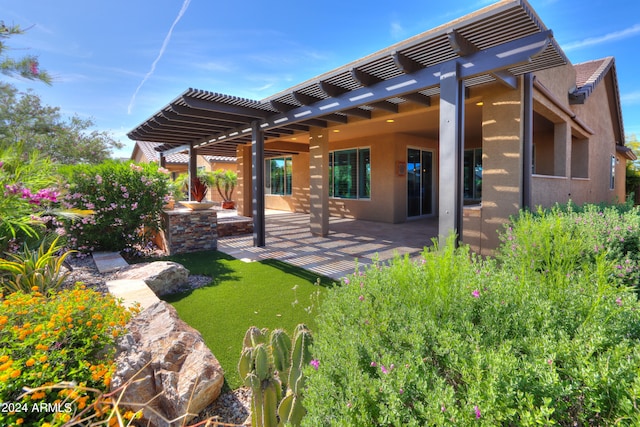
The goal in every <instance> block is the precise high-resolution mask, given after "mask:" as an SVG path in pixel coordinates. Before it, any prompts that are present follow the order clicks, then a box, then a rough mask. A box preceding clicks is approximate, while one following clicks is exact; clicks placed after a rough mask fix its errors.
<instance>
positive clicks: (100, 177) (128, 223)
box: [62, 161, 169, 252]
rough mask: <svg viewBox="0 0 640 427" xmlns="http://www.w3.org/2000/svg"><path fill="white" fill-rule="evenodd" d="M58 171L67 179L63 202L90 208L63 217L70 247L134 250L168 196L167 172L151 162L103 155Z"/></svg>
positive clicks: (148, 233) (156, 223) (153, 225)
mask: <svg viewBox="0 0 640 427" xmlns="http://www.w3.org/2000/svg"><path fill="white" fill-rule="evenodd" d="M62 171H63V173H64V174H65V175H66V176H67V179H68V181H69V189H68V194H66V195H65V198H64V201H63V206H64V207H65V208H75V209H90V210H93V211H94V215H92V216H91V217H88V218H83V219H82V220H80V221H66V227H67V231H68V238H69V243H70V245H71V247H72V248H74V249H77V250H79V251H82V252H87V251H93V250H97V249H102V250H116V251H120V250H126V251H137V250H140V248H144V247H146V246H147V245H149V244H150V238H151V235H152V234H153V233H154V232H155V231H157V230H158V229H159V225H160V215H161V212H162V207H163V205H164V204H165V203H166V202H167V201H168V197H169V196H168V192H169V184H168V183H169V178H168V176H167V175H166V174H165V173H163V171H162V170H161V169H159V168H158V166H157V165H155V164H153V163H150V164H141V165H135V164H133V163H123V162H115V161H107V162H104V163H102V164H100V165H76V166H67V167H65V168H63V169H62Z"/></svg>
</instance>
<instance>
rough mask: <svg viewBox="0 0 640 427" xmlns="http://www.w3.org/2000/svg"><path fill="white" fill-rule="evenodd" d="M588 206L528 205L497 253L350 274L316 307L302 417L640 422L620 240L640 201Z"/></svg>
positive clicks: (637, 324)
mask: <svg viewBox="0 0 640 427" xmlns="http://www.w3.org/2000/svg"><path fill="white" fill-rule="evenodd" d="M584 210H585V213H584V214H578V213H572V214H570V215H569V214H566V213H562V212H561V211H560V210H559V209H556V210H555V211H554V212H552V213H545V214H540V215H532V214H523V215H522V216H521V217H520V218H518V219H516V220H514V222H513V224H511V225H510V228H509V229H508V230H507V232H506V234H505V238H504V243H503V245H502V247H501V249H500V257H499V259H500V261H497V260H495V259H481V258H477V257H475V256H474V255H473V254H471V253H469V250H468V248H466V247H460V248H455V246H454V245H453V242H452V241H450V242H449V244H448V245H447V246H446V247H443V248H436V249H433V250H428V251H425V252H424V253H423V257H422V259H421V260H420V261H417V262H416V261H411V260H409V259H408V258H402V259H400V258H398V259H396V260H394V261H393V262H392V263H391V264H390V265H389V267H388V268H383V266H382V265H374V266H373V267H370V268H367V269H365V270H363V271H359V272H356V273H355V274H354V275H351V276H350V277H348V278H347V279H346V280H345V281H344V284H343V286H341V287H340V288H337V289H335V290H334V291H332V292H330V293H328V294H327V296H326V297H325V300H324V303H323V304H322V306H321V309H320V316H319V319H318V328H317V330H316V331H315V334H314V339H315V344H314V347H313V354H314V357H315V358H316V359H317V360H318V361H319V362H318V363H319V368H318V370H317V372H316V371H314V370H311V369H309V368H308V374H309V382H308V389H307V391H306V398H305V401H304V404H305V406H306V407H307V408H308V410H309V413H308V415H307V416H306V417H305V419H304V420H303V421H304V425H310V426H311V425H313V426H322V425H326V426H329V425H353V426H359V425H370V426H375V425H385V426H389V425H397V426H400V425H402V426H411V425H415V426H418V425H420V426H422V425H438V426H447V425H452V426H453V425H471V424H477V425H487V426H496V425H501V426H515V425H518V426H533V425H561V426H573V425H594V426H595V425H636V424H638V423H640V415H639V414H638V411H637V409H636V408H637V407H638V404H640V376H639V373H638V369H637V367H638V366H640V344H639V341H638V340H639V339H640V303H638V299H637V297H636V295H635V293H634V292H633V288H631V287H628V286H626V284H628V283H629V282H628V281H626V279H624V278H621V277H619V276H618V271H619V268H618V266H619V265H625V259H627V258H626V255H627V252H625V251H626V250H627V248H623V249H619V250H618V249H616V248H619V247H618V246H617V245H618V243H624V242H621V241H620V234H618V233H619V232H622V231H623V230H622V229H620V230H616V227H617V225H618V224H620V223H621V222H622V221H623V220H624V221H626V220H630V219H631V216H632V215H635V216H636V217H637V216H638V212H637V211H635V210H632V211H629V215H630V216H629V217H624V219H622V217H621V216H620V213H619V212H617V213H614V212H615V210H612V211H611V212H607V213H605V212H602V211H601V213H602V214H601V215H600V214H598V213H597V212H598V209H597V208H592V207H586V208H585V209H584ZM614 219H615V220H614ZM635 221H636V222H637V219H636V220H635ZM570 224H571V225H570ZM633 232H634V231H633V229H632V230H629V233H630V234H632V233H633ZM636 234H637V233H636ZM623 237H624V238H625V239H626V237H627V236H626V235H625V236H623ZM609 239H610V240H609ZM616 239H617V241H616ZM592 245H597V247H598V249H597V250H595V247H593V248H591V250H590V251H589V250H588V249H589V247H590V246H592ZM629 274H630V275H631V276H633V274H632V273H629ZM631 276H629V277H631ZM633 280H635V279H633Z"/></svg>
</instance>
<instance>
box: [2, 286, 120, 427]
mask: <svg viewBox="0 0 640 427" xmlns="http://www.w3.org/2000/svg"><path fill="white" fill-rule="evenodd" d="M130 315H131V312H130V311H129V310H125V309H124V308H123V307H122V306H120V305H119V304H118V303H117V302H116V301H115V300H114V299H113V297H111V296H103V295H101V294H99V293H97V292H94V291H91V290H87V289H84V288H82V287H76V288H75V289H73V290H66V291H62V292H59V293H54V294H52V295H51V296H50V297H45V296H44V295H43V294H41V293H40V292H37V290H34V291H33V292H32V293H24V292H16V293H12V294H10V295H7V296H2V295H0V402H5V403H12V404H13V405H14V408H18V409H19V410H17V411H13V412H12V411H4V410H3V411H0V424H1V425H17V424H20V423H23V424H24V425H43V423H45V422H48V423H50V424H51V425H62V424H63V423H65V422H66V421H69V419H71V418H73V417H74V416H76V415H78V414H80V413H81V412H82V411H84V410H85V409H86V408H88V407H91V406H92V404H93V403H94V400H95V399H97V398H99V397H97V396H95V395H94V394H92V393H89V392H88V391H87V388H95V389H97V390H102V391H108V390H109V383H110V380H111V375H112V373H113V372H114V369H115V364H114V362H113V356H114V352H115V347H114V340H115V338H116V337H117V336H119V335H120V334H122V333H123V331H124V326H125V325H126V323H127V321H128V319H129V317H130ZM71 381H72V382H75V384H76V385H77V387H63V388H61V389H60V388H56V387H55V385H56V384H58V383H61V382H71ZM24 387H29V388H36V387H44V388H42V389H39V390H37V391H35V392H32V393H29V394H27V395H26V396H22V397H21V395H23V392H24V390H23V388H24ZM42 403H45V404H50V405H51V406H49V408H51V407H57V408H59V409H61V410H60V411H54V410H46V411H42V412H39V411H35V410H33V405H34V404H35V405H37V407H40V405H41V404H42ZM67 404H69V406H67ZM56 405H57V406H56ZM93 409H94V411H95V412H96V413H95V414H93V415H94V416H97V418H96V420H100V419H102V415H104V414H98V411H99V407H98V406H96V407H95V408H93ZM85 415H86V413H85Z"/></svg>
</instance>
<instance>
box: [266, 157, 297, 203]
mask: <svg viewBox="0 0 640 427" xmlns="http://www.w3.org/2000/svg"><path fill="white" fill-rule="evenodd" d="M264 163H265V164H264V175H265V177H264V185H265V187H266V188H265V194H277V195H281V196H290V195H291V170H292V161H291V157H279V158H275V159H266V160H265V161H264Z"/></svg>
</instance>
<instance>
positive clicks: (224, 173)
mask: <svg viewBox="0 0 640 427" xmlns="http://www.w3.org/2000/svg"><path fill="white" fill-rule="evenodd" d="M212 175H213V184H214V185H215V186H216V189H217V190H218V193H219V194H220V197H222V200H224V201H225V202H231V201H232V200H233V190H234V189H235V188H236V184H237V183H238V174H237V173H236V172H234V171H232V170H229V169H217V170H215V171H213V174H212Z"/></svg>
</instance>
